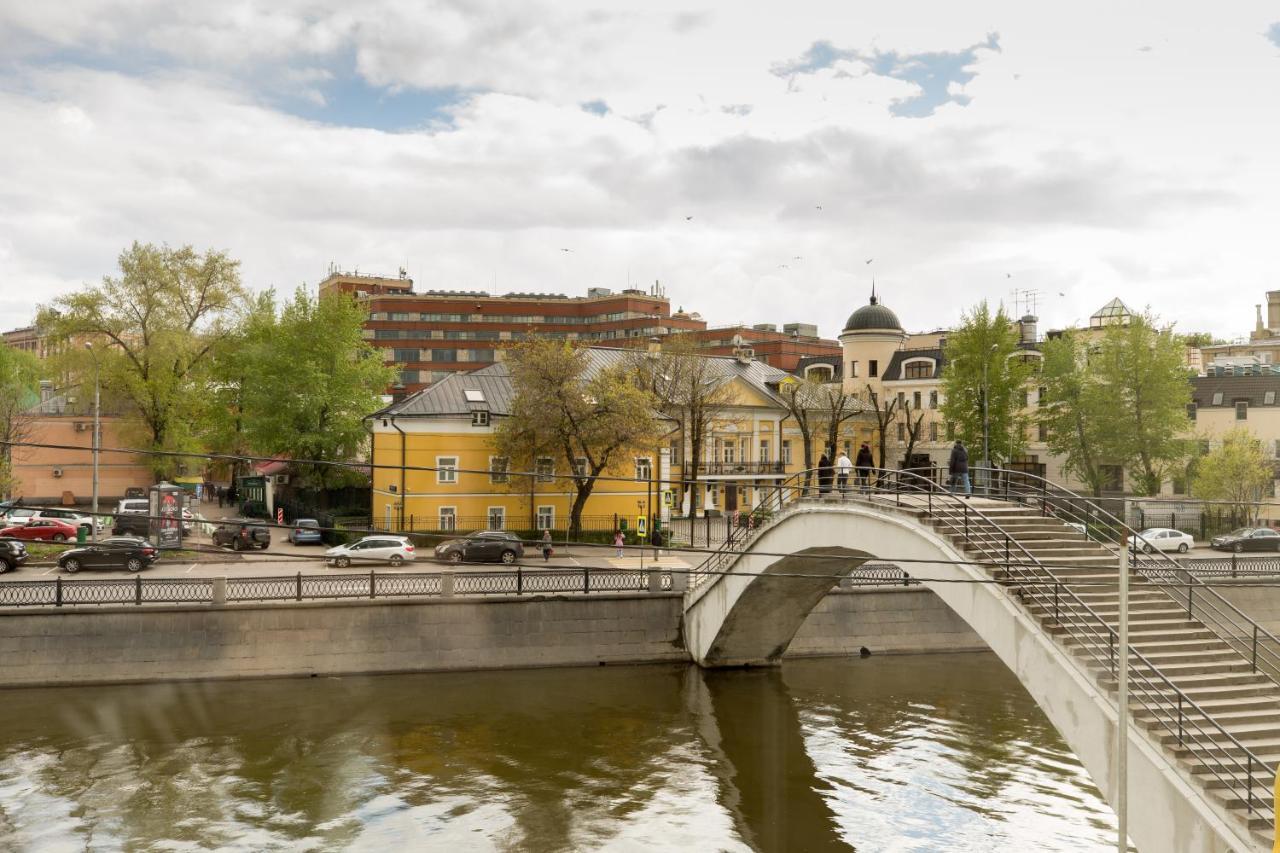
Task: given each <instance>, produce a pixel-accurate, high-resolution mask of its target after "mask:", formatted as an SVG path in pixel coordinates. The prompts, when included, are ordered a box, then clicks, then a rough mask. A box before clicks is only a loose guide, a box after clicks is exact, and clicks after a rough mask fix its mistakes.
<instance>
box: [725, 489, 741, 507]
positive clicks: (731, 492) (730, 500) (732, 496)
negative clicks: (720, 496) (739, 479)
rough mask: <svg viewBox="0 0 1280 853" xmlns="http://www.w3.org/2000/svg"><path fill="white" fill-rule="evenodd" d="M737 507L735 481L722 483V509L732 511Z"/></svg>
mask: <svg viewBox="0 0 1280 853" xmlns="http://www.w3.org/2000/svg"><path fill="white" fill-rule="evenodd" d="M737 508H738V485H737V483H725V484H724V511H725V512H733V511H734V510H736V509H737Z"/></svg>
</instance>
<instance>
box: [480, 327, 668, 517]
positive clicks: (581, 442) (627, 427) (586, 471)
mask: <svg viewBox="0 0 1280 853" xmlns="http://www.w3.org/2000/svg"><path fill="white" fill-rule="evenodd" d="M506 364H507V368H508V369H509V370H510V371H511V384H512V389H513V392H514V393H513V398H512V401H511V415H510V417H508V418H504V419H503V423H502V424H500V425H499V429H500V430H501V429H504V428H506V424H508V423H510V424H520V425H523V426H524V427H527V428H528V429H530V430H532V431H533V432H534V434H535V435H537V436H538V440H539V443H540V444H545V445H546V446H550V447H554V448H556V449H557V455H558V456H559V457H560V458H561V459H562V460H563V461H564V463H565V466H566V468H567V469H568V470H569V471H571V472H573V474H572V476H571V479H570V482H571V483H572V484H573V487H574V491H575V495H574V499H573V503H572V505H571V507H570V510H569V536H570V538H571V539H572V538H577V536H578V534H579V532H580V531H581V528H582V512H583V508H584V507H585V506H586V503H587V499H588V498H590V497H591V493H592V492H593V491H594V490H595V486H596V478H597V477H599V476H601V475H602V474H604V473H605V472H606V471H608V470H609V467H610V465H613V464H616V463H617V462H619V461H620V460H621V459H622V457H623V456H624V454H626V453H628V452H630V451H632V450H635V449H637V448H643V447H647V446H650V445H651V443H652V442H653V441H655V440H656V439H657V437H658V435H659V432H660V430H659V425H658V419H657V417H656V416H655V410H656V408H657V405H658V400H657V398H655V397H654V395H653V394H652V393H650V392H649V391H646V390H644V389H643V388H641V387H640V386H639V384H638V383H637V382H636V381H635V379H636V377H635V373H634V371H632V370H631V369H630V365H629V364H626V363H619V364H617V365H616V366H603V367H600V366H593V365H592V363H591V360H590V358H589V356H588V353H587V352H586V351H585V350H584V349H582V348H580V347H575V346H574V345H573V344H571V343H569V342H568V341H558V340H547V339H540V338H533V339H530V340H528V341H524V342H522V343H520V344H518V345H517V346H514V347H512V348H511V349H509V350H507V359H506ZM579 460H582V465H581V467H579Z"/></svg>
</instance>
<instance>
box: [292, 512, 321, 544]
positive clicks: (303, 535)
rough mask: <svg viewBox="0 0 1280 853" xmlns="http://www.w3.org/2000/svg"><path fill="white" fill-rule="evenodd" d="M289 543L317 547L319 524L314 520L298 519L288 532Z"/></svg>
mask: <svg viewBox="0 0 1280 853" xmlns="http://www.w3.org/2000/svg"><path fill="white" fill-rule="evenodd" d="M289 541H290V542H292V543H293V544H294V545H319V544H320V541H321V539H320V522H318V521H316V520H315V519H314V518H298V519H295V520H294V522H293V529H292V530H290V531H289Z"/></svg>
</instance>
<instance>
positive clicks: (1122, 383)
mask: <svg viewBox="0 0 1280 853" xmlns="http://www.w3.org/2000/svg"><path fill="white" fill-rule="evenodd" d="M1183 356H1184V348H1183V345H1182V342H1181V340H1180V339H1179V338H1178V336H1177V335H1175V334H1173V331H1172V330H1170V329H1163V330H1162V329H1158V328H1157V327H1156V325H1155V319H1154V318H1153V317H1152V316H1151V315H1150V314H1144V315H1140V316H1134V317H1132V318H1131V319H1130V321H1129V323H1128V324H1127V325H1116V326H1109V327H1107V330H1106V332H1105V333H1104V334H1103V337H1102V341H1101V342H1100V344H1099V345H1098V348H1097V352H1094V353H1091V355H1090V358H1089V369H1090V370H1091V371H1092V372H1093V373H1094V374H1095V376H1096V381H1097V382H1099V383H1100V384H1101V386H1102V388H1101V389H1100V392H1099V393H1101V394H1103V395H1105V396H1104V400H1105V411H1106V412H1107V420H1106V429H1107V431H1108V432H1107V435H1108V440H1107V445H1108V446H1109V448H1110V450H1111V454H1112V455H1113V456H1114V458H1115V459H1117V460H1118V461H1119V462H1121V463H1122V464H1123V465H1124V466H1125V468H1126V469H1127V470H1128V472H1129V474H1130V476H1131V477H1132V478H1133V481H1134V486H1135V489H1136V491H1138V492H1139V493H1140V494H1144V495H1156V494H1159V493H1160V486H1161V484H1162V483H1163V482H1164V479H1165V474H1166V473H1168V472H1169V471H1171V470H1173V469H1175V468H1177V467H1179V466H1180V465H1181V464H1182V463H1183V462H1184V461H1185V458H1186V445H1185V442H1183V441H1182V439H1181V437H1180V434H1181V433H1182V431H1183V429H1184V428H1185V427H1186V409H1187V403H1189V402H1190V401H1191V384H1190V383H1189V382H1188V381H1187V369H1186V367H1185V365H1184V363H1183Z"/></svg>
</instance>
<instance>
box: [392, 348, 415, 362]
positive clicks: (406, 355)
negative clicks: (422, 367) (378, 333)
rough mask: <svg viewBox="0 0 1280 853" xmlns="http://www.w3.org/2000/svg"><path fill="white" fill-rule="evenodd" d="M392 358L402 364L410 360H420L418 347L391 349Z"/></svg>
mask: <svg viewBox="0 0 1280 853" xmlns="http://www.w3.org/2000/svg"><path fill="white" fill-rule="evenodd" d="M391 360H392V361H397V362H399V363H401V364H404V363H406V362H410V361H420V359H419V358H418V351H417V350H416V349H393V350H392V351H391Z"/></svg>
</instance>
